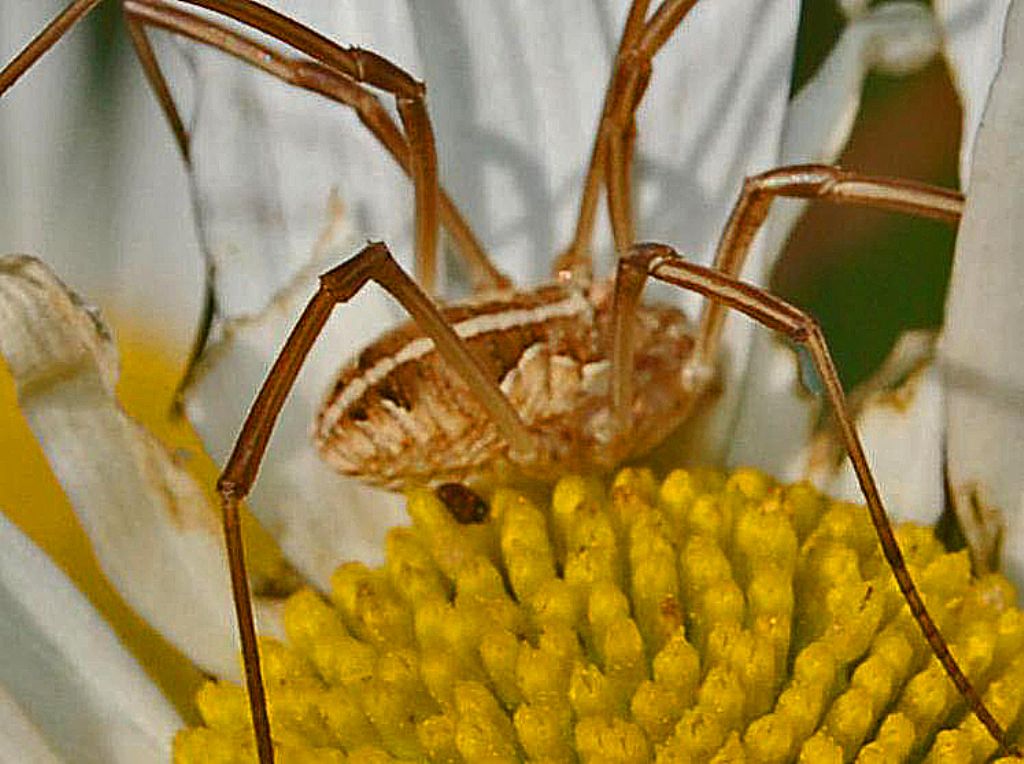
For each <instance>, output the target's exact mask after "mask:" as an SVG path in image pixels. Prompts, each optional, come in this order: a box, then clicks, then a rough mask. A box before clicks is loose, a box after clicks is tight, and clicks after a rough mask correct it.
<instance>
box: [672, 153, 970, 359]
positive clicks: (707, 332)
mask: <svg viewBox="0 0 1024 764" xmlns="http://www.w3.org/2000/svg"><path fill="white" fill-rule="evenodd" d="M780 196H781V197H789V198H798V199H821V200H824V201H828V202H833V203H835V204H851V205H858V206H862V207H875V208H878V209H886V210H892V211H893V212H903V213H906V214H909V215H915V216H918V217H925V218H932V219H933V220H941V221H945V222H948V223H957V222H958V221H959V220H960V215H961V214H962V212H963V207H964V198H963V195H962V194H960V193H959V192H957V191H952V190H950V189H948V188H939V187H938V186H930V185H926V184H924V183H916V182H914V181H908V180H899V179H895V178H879V177H872V176H870V175H863V174H861V173H856V172H850V171H847V170H842V169H840V168H838V167H830V166H828V165H817V164H807V165H792V166H789V167H779V168H777V169H774V170H770V171H768V172H765V173H762V174H760V175H755V176H753V177H750V178H747V179H746V181H745V182H744V184H743V190H742V192H741V193H740V196H739V199H738V200H737V201H736V205H735V206H734V207H733V210H732V214H731V215H730V216H729V222H728V223H727V224H726V227H725V230H724V231H723V232H722V237H721V238H720V239H719V241H718V248H717V250H716V252H715V260H714V263H713V265H712V267H713V268H714V269H715V270H717V271H721V272H722V273H724V274H726V275H729V276H733V277H738V276H739V275H740V272H741V271H742V269H743V265H744V263H746V260H747V255H748V254H749V253H750V247H751V245H752V244H753V242H754V237H755V236H756V234H757V232H758V230H759V229H760V228H761V225H762V224H763V223H764V221H765V218H766V217H767V216H768V210H769V208H770V207H771V204H772V202H773V201H774V200H775V199H777V198H778V197H780ZM724 317H725V307H724V306H723V305H722V304H721V303H718V302H715V301H711V300H709V301H708V302H707V303H705V305H704V310H703V312H702V313H701V318H700V328H699V330H698V333H697V345H696V347H695V349H694V353H693V356H692V357H691V359H690V362H689V366H690V368H691V369H692V370H694V371H695V372H700V371H703V370H705V369H707V368H709V367H710V364H712V363H713V362H714V358H715V356H716V354H717V352H718V343H719V340H720V339H721V335H722V321H723V319H724Z"/></svg>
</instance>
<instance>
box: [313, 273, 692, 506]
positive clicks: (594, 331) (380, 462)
mask: <svg viewBox="0 0 1024 764" xmlns="http://www.w3.org/2000/svg"><path fill="white" fill-rule="evenodd" d="M609 304H610V296H609V295H608V290H607V287H606V285H599V286H598V287H596V288H594V289H592V290H591V292H589V293H583V292H581V291H579V290H578V289H570V288H567V287H562V286H560V285H550V286H546V287H541V288H539V289H537V290H535V291H533V292H527V293H509V294H505V295H499V296H497V297H492V298H489V299H479V298H478V299H475V300H472V301H467V302H463V303H458V304H455V305H452V306H449V307H447V308H443V309H442V311H441V312H442V314H443V315H444V317H445V319H446V320H447V321H448V322H449V323H450V324H451V325H452V327H453V328H454V329H455V331H456V333H457V334H458V335H459V336H460V337H462V338H463V339H464V340H465V341H466V342H467V343H468V344H469V346H470V347H471V349H472V351H473V352H474V353H475V354H476V355H477V357H478V358H480V359H481V360H482V361H483V362H484V363H485V364H486V365H487V366H488V367H489V368H490V370H491V371H492V373H493V374H494V378H495V379H496V380H499V381H500V384H501V387H502V390H503V392H504V393H505V394H506V395H508V396H509V398H510V400H511V401H512V404H513V406H514V407H515V409H516V411H517V412H518V413H519V415H520V418H521V419H522V420H523V421H524V423H525V424H526V425H527V426H528V427H529V428H530V429H531V430H532V431H533V432H534V433H536V434H537V435H538V437H540V438H541V439H542V441H543V443H544V445H545V449H544V452H545V459H544V463H540V464H520V465H518V466H519V467H521V468H522V469H523V470H524V471H526V472H531V473H537V474H542V475H543V474H547V473H549V472H550V471H551V470H552V469H553V468H554V467H556V466H557V467H558V468H560V469H562V470H565V469H570V468H577V469H579V468H584V467H586V466H587V465H589V464H598V465H605V464H606V463H607V462H612V461H617V460H618V459H620V458H622V457H623V456H624V455H628V454H622V453H616V454H614V455H612V454H610V453H609V443H608V441H609V439H610V438H611V431H610V412H609V410H608V371H609V363H608V361H607V345H608V339H607V326H608V323H609V312H610V305H609ZM636 320H637V327H638V328H637V356H636V370H635V375H634V376H635V380H636V383H635V384H636V392H637V395H636V405H635V406H634V415H635V418H636V425H637V426H635V427H634V438H635V440H636V443H635V447H634V446H633V445H631V446H630V448H629V452H630V453H635V452H638V451H640V450H646V448H650V447H651V446H653V445H655V444H656V442H657V440H659V439H660V438H661V437H663V435H664V432H663V431H666V423H667V422H668V420H669V419H671V418H672V417H673V416H675V418H676V420H678V418H679V415H677V413H676V410H677V409H679V404H678V400H679V397H680V396H679V390H678V389H677V388H678V386H679V382H678V379H679V374H678V370H679V368H680V366H681V363H682V362H683V361H684V360H685V358H686V355H687V354H688V353H689V349H690V345H691V340H690V338H689V336H688V334H687V332H686V321H685V317H684V316H683V315H682V314H681V313H680V312H679V311H677V310H674V309H670V308H644V309H642V311H641V312H640V315H638V316H637V317H636ZM655 338H657V339H656V340H655ZM316 440H317V445H318V447H319V449H320V452H321V455H322V456H323V458H324V459H325V460H326V461H327V462H328V463H329V464H330V465H331V466H333V467H334V468H335V469H337V470H338V471H339V472H341V473H343V474H346V475H352V476H354V477H357V478H359V479H361V480H364V481H366V482H368V483H373V484H377V485H383V486H388V487H398V486H400V485H402V484H403V483H405V482H408V481H412V480H416V481H430V482H436V481H439V480H450V479H456V480H457V479H460V478H462V477H464V476H465V475H467V474H471V473H474V472H478V471H480V470H481V469H482V468H484V466H485V465H488V464H491V463H494V462H495V461H497V460H499V459H502V458H505V457H506V456H507V446H506V444H505V442H504V440H503V439H502V438H501V436H500V435H499V433H498V430H497V428H496V427H495V426H494V424H493V423H492V422H491V420H490V418H489V417H488V416H487V414H486V412H485V411H484V410H483V408H482V407H480V406H479V405H478V404H477V402H476V399H475V398H474V397H473V395H472V393H471V392H470V390H469V389H468V388H467V387H466V385H465V384H464V383H463V382H462V380H460V379H459V378H458V377H457V376H455V375H454V374H452V373H450V372H449V371H448V368H447V365H446V364H445V362H444V360H443V359H442V358H441V357H440V355H439V354H438V353H437V352H436V351H435V349H434V346H433V342H432V341H431V340H429V339H427V338H425V337H424V336H423V334H422V333H421V332H420V331H419V330H418V329H417V328H416V327H415V326H414V325H412V324H406V325H404V326H402V327H399V328H398V329H396V330H394V331H391V332H389V333H388V334H386V335H384V336H383V337H381V338H380V339H379V340H377V341H376V342H374V343H373V344H372V345H371V346H370V347H368V348H367V349H366V350H364V351H363V352H362V353H361V354H360V355H359V357H358V358H357V359H356V361H355V362H354V363H352V364H349V365H348V366H346V367H345V368H344V369H343V370H342V371H341V372H340V374H339V375H338V378H337V381H336V383H335V384H334V386H333V387H332V389H331V391H330V392H329V394H328V395H327V397H326V398H325V400H324V404H323V406H322V408H321V410H320V414H319V416H318V419H317V426H316ZM652 440H653V441H654V442H649V441H652Z"/></svg>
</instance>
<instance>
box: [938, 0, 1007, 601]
mask: <svg viewBox="0 0 1024 764" xmlns="http://www.w3.org/2000/svg"><path fill="white" fill-rule="evenodd" d="M1021 135H1024V2H1020V1H1019V0H1015V2H1013V3H1012V4H1011V7H1010V12H1009V15H1008V16H1007V19H1006V38H1005V44H1004V54H1003V61H1002V64H1001V66H1000V69H999V73H998V74H997V76H996V79H995V81H994V82H993V84H992V88H991V94H990V97H989V101H988V105H987V106H986V108H985V113H984V117H983V119H982V123H981V127H980V128H979V130H978V137H977V141H976V144H975V150H974V160H973V166H972V169H971V180H970V186H969V188H968V193H967V207H966V210H965V213H964V219H963V222H962V223H961V225H960V234H959V237H958V239H957V246H956V259H955V261H954V266H953V281H952V286H951V288H950V293H949V298H948V300H947V303H946V320H945V335H944V337H943V341H942V346H941V347H942V364H943V366H942V369H943V374H944V381H945V383H946V385H947V427H948V430H947V442H948V461H949V480H950V485H951V489H952V494H953V499H954V506H955V508H956V509H957V512H958V516H959V517H960V518H961V520H962V522H965V523H966V522H969V521H970V516H971V514H972V513H974V512H976V511H977V510H978V509H979V508H981V509H989V510H991V509H995V510H998V511H999V512H1001V513H1002V515H1003V517H1004V518H1005V522H1006V537H1005V539H1004V554H1005V556H1004V564H1005V566H1006V569H1007V572H1008V573H1009V574H1010V575H1011V576H1013V577H1014V578H1015V580H1016V581H1018V582H1024V343H1022V342H1021V337H1020V327H1021V326H1024V300H1022V299H1021V290H1022V286H1024V258H1021V252H1020V244H1021V242H1022V241H1024V214H1022V213H1024V148H1022V145H1024V144H1022V142H1021ZM975 551H979V550H975Z"/></svg>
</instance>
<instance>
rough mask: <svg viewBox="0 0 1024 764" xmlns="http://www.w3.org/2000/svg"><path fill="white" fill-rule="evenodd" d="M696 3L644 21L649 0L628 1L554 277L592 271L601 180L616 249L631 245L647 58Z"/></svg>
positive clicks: (668, 5)
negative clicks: (638, 117) (569, 236)
mask: <svg viewBox="0 0 1024 764" xmlns="http://www.w3.org/2000/svg"><path fill="white" fill-rule="evenodd" d="M696 2H697V0H663V2H662V3H661V5H659V6H658V8H657V10H656V11H655V12H654V14H653V15H652V16H651V18H650V20H649V21H647V20H646V17H647V9H648V7H649V5H650V0H634V2H633V4H632V6H631V7H630V10H629V15H628V16H627V18H626V26H625V28H624V29H623V31H622V38H621V40H620V41H619V48H618V51H617V52H616V55H615V63H614V66H613V68H612V75H611V78H610V79H609V82H608V89H607V91H606V92H605V97H604V105H603V106H602V108H601V118H600V120H599V122H598V126H597V135H596V136H595V137H594V147H593V150H592V151H591V155H590V164H589V166H588V168H587V174H586V176H585V180H584V184H583V195H582V197H581V198H580V211H579V215H578V217H577V219H576V230H575V233H574V234H573V240H572V242H571V243H570V244H569V246H568V247H567V248H566V250H565V251H564V252H563V253H562V254H561V255H560V256H559V257H558V259H557V260H556V261H555V265H554V271H555V273H561V272H568V273H570V274H574V275H576V276H577V277H579V278H582V279H584V280H587V279H589V278H590V275H591V271H592V264H591V255H590V242H591V239H592V238H593V233H594V221H595V218H596V215H597V200H598V196H599V195H600V185H601V179H602V178H605V182H606V184H607V185H608V189H609V197H608V204H609V211H610V215H611V219H612V231H613V233H614V234H615V240H616V247H617V248H618V249H619V251H620V252H624V251H625V250H626V249H627V248H628V246H629V244H631V243H632V225H633V222H632V211H631V203H630V197H631V194H632V192H631V187H632V183H631V181H630V170H631V168H632V164H633V159H632V156H633V146H634V136H633V133H634V132H635V123H634V115H635V113H636V110H637V108H638V107H639V105H640V101H641V100H642V98H643V94H644V92H645V90H646V88H647V82H648V81H649V79H650V70H651V60H652V59H653V58H654V56H655V54H657V52H658V51H659V50H661V48H662V47H663V46H664V45H665V43H666V42H668V39H669V38H670V37H671V36H672V33H673V32H675V30H676V29H677V28H678V27H679V24H680V23H681V22H682V20H683V17H685V16H686V14H687V13H688V12H689V11H690V9H691V8H692V7H693V6H694V5H696Z"/></svg>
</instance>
